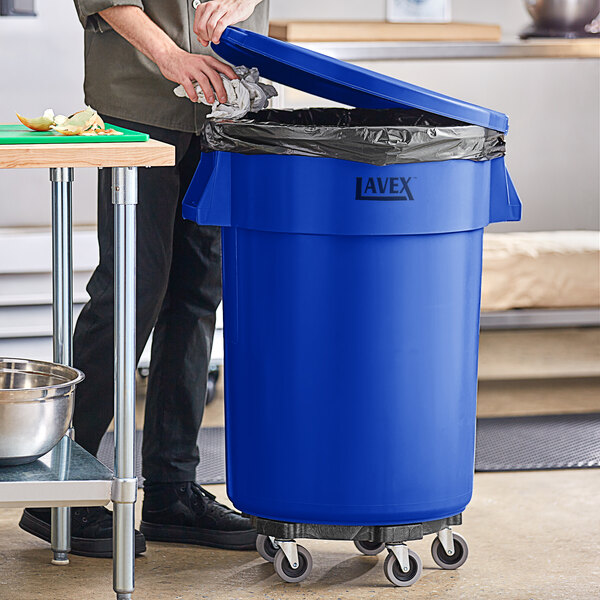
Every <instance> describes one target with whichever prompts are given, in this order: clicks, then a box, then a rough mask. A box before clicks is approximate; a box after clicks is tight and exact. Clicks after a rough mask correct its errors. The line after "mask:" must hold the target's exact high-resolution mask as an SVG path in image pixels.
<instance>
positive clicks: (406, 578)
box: [246, 513, 469, 587]
mask: <svg viewBox="0 0 600 600" xmlns="http://www.w3.org/2000/svg"><path fill="white" fill-rule="evenodd" d="M246 516H248V517H249V518H250V520H251V521H252V525H253V526H254V527H255V528H256V530H257V531H258V537H257V540H256V549H257V551H258V553H259V554H260V555H261V556H262V557H263V558H264V559H265V560H266V561H268V562H271V563H273V566H274V567H275V572H276V573H277V575H279V577H281V579H283V580H284V581H287V582H289V583H299V582H301V581H304V580H305V579H306V578H307V577H308V576H309V575H310V572H311V570H312V565H313V559H312V556H311V554H310V552H309V551H308V550H307V549H306V548H305V547H304V546H301V545H299V544H298V543H297V542H296V539H318V540H349V541H353V542H354V545H355V546H356V548H357V549H358V550H359V552H361V553H362V554H364V555H365V556H376V555H378V554H380V553H381V552H383V550H387V551H388V555H387V557H386V559H385V562H384V564H383V570H384V573H385V576H386V577H387V578H388V580H389V581H390V583H392V584H393V585H395V586H398V587H408V586H410V585H412V584H413V583H415V582H416V581H418V580H419V578H420V577H421V572H422V569H423V565H422V562H421V558H420V557H419V555H418V554H417V553H416V552H414V551H413V550H410V549H409V548H408V546H407V545H406V542H409V541H412V540H420V539H423V537H424V536H426V535H430V534H435V538H434V539H433V542H432V544H431V556H432V557H433V560H434V561H435V563H436V564H437V565H438V566H439V567H441V568H442V569H458V568H459V567H460V566H462V565H463V564H464V563H465V562H466V560H467V557H468V555H469V548H468V546H467V542H466V540H465V539H464V538H463V537H462V536H461V535H459V534H457V533H455V532H454V531H452V529H451V528H452V527H453V526H455V525H461V524H462V513H460V514H458V515H454V516H451V517H447V518H445V519H437V520H435V521H426V522H424V523H410V524H405V525H388V526H360V525H318V524H307V523H284V522H282V521H272V520H269V519H262V518H260V517H255V516H253V515H246Z"/></svg>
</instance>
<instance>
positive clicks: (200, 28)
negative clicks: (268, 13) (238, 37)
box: [194, 0, 262, 46]
mask: <svg viewBox="0 0 600 600" xmlns="http://www.w3.org/2000/svg"><path fill="white" fill-rule="evenodd" d="M261 2H262V0H210V2H204V3H203V4H199V5H198V8H196V17H195V19H194V33H195V34H196V35H197V36H198V41H199V42H200V43H201V44H202V45H203V46H208V44H210V42H214V43H215V44H218V43H219V40H220V39H221V35H222V34H223V32H224V31H225V28H226V27H227V26H229V25H235V24H236V23H240V22H241V21H245V20H246V19H247V18H248V17H250V16H251V15H252V13H253V12H254V9H255V8H256V7H257V6H258V5H259V4H260V3H261Z"/></svg>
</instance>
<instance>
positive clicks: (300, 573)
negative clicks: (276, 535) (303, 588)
mask: <svg viewBox="0 0 600 600" xmlns="http://www.w3.org/2000/svg"><path fill="white" fill-rule="evenodd" d="M273 566H274V567H275V572H276V573H277V575H279V577H281V579H283V580H284V581H287V582H288V583H300V582H301V581H304V580H305V579H306V578H307V577H308V576H309V575H310V572H311V571H312V566H313V561H312V556H311V555H310V552H309V551H308V550H307V549H306V548H305V547H304V546H298V568H297V569H292V566H291V565H290V563H289V562H288V559H287V557H286V555H285V554H284V553H283V550H281V549H279V550H278V551H277V554H276V555H275V560H274V562H273Z"/></svg>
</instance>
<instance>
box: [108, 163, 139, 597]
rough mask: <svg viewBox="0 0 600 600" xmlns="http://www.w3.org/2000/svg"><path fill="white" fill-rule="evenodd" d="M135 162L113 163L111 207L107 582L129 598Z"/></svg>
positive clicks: (132, 544) (132, 519) (134, 483)
mask: <svg viewBox="0 0 600 600" xmlns="http://www.w3.org/2000/svg"><path fill="white" fill-rule="evenodd" d="M137 196H138V193H137V168H135V167H118V168H114V169H113V181H112V201H113V205H114V209H115V477H114V480H113V488H112V501H113V505H114V506H113V508H114V514H113V587H114V590H115V592H116V593H117V599H118V600H130V599H131V594H132V593H133V590H134V560H135V534H134V531H135V501H136V498H137V479H136V473H135V371H136V348H135V304H136V299H135V269H136V260H135V255H136V223H135V215H136V204H137Z"/></svg>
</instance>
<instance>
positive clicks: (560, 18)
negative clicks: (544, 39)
mask: <svg viewBox="0 0 600 600" xmlns="http://www.w3.org/2000/svg"><path fill="white" fill-rule="evenodd" d="M525 7H526V8H527V10H528V11H529V14H530V15H531V16H532V17H533V20H534V22H535V24H536V26H537V27H540V28H543V29H550V30H555V31H578V30H583V28H584V27H585V26H586V25H587V24H588V23H591V21H592V20H593V19H594V17H595V16H596V15H597V14H598V13H600V0H525Z"/></svg>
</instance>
